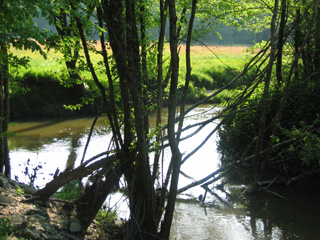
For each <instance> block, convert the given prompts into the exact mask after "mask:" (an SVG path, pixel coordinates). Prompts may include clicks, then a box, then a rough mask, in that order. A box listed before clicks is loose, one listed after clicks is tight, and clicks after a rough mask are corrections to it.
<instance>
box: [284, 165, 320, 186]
mask: <svg viewBox="0 0 320 240" xmlns="http://www.w3.org/2000/svg"><path fill="white" fill-rule="evenodd" d="M317 173H320V168H318V169H315V170H313V171H309V172H303V173H300V174H299V175H298V176H296V177H293V178H291V179H290V180H289V181H288V182H287V185H290V184H292V183H293V182H296V181H298V180H300V179H301V178H305V177H307V176H310V175H314V174H317Z"/></svg>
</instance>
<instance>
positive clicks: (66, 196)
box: [55, 180, 82, 200]
mask: <svg viewBox="0 0 320 240" xmlns="http://www.w3.org/2000/svg"><path fill="white" fill-rule="evenodd" d="M81 192H82V184H81V182H79V180H73V181H71V182H69V183H68V184H66V185H65V186H64V187H63V188H62V190H61V191H60V192H57V193H56V194H55V195H56V196H57V197H58V198H61V199H63V200H73V199H76V198H77V197H78V196H79V195H80V193H81Z"/></svg>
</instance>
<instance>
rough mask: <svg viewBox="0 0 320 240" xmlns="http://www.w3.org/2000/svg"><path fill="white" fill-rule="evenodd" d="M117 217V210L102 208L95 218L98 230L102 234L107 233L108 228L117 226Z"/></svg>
mask: <svg viewBox="0 0 320 240" xmlns="http://www.w3.org/2000/svg"><path fill="white" fill-rule="evenodd" d="M116 219H117V210H111V209H109V210H103V209H100V210H99V212H98V214H97V216H96V218H95V220H96V223H97V226H98V230H99V232H100V234H101V235H105V234H106V233H107V231H108V230H110V229H111V228H113V227H114V226H115V224H114V222H115V220H116Z"/></svg>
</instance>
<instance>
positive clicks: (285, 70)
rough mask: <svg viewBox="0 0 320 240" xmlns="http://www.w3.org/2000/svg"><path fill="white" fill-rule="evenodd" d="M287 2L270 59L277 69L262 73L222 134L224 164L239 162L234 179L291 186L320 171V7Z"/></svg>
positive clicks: (316, 4)
mask: <svg viewBox="0 0 320 240" xmlns="http://www.w3.org/2000/svg"><path fill="white" fill-rule="evenodd" d="M286 3H287V4H288V3H289V2H288V1H285V0H284V1H281V4H279V9H281V10H282V11H283V12H284V13H285V16H287V15H288V14H290V17H289V16H288V17H287V19H285V18H283V17H282V15H281V14H279V15H276V17H275V20H276V22H279V24H278V25H277V26H278V28H277V30H276V31H278V32H279V34H278V35H274V36H273V39H271V46H272V44H273V46H274V48H273V49H271V53H272V52H273V51H274V53H275V55H274V57H273V58H272V54H270V55H268V58H269V61H270V62H269V64H270V63H271V64H272V66H273V67H271V68H269V69H268V70H267V68H268V66H266V67H265V68H264V69H263V70H262V73H263V74H262V76H260V77H259V78H257V79H261V83H259V85H258V87H257V88H256V89H255V91H253V92H252V94H251V96H250V97H249V98H247V99H245V100H244V101H242V103H241V104H240V105H239V106H238V110H241V111H240V112H239V113H237V114H235V115H232V116H230V117H229V118H227V119H225V122H224V124H223V128H222V129H221V130H220V141H219V150H220V152H221V153H222V156H223V164H224V165H226V164H228V163H235V165H234V167H235V169H236V170H235V172H237V173H238V174H235V175H233V180H236V179H244V180H247V181H257V180H261V179H268V178H271V177H272V176H278V177H279V176H280V177H281V180H282V181H284V182H286V183H291V182H293V181H296V180H299V179H300V178H304V177H307V176H312V175H314V174H316V173H317V172H318V171H319V165H320V162H319V157H318V156H319V153H320V152H319V150H320V147H319V146H320V145H319V143H320V135H319V134H320V132H319V110H320V109H319V101H318V98H317V97H316V96H318V95H319V93H320V92H319V91H320V88H319V84H318V81H319V70H320V68H319V63H318V59H319V48H318V39H319V34H318V31H317V29H318V26H319V23H318V21H319V10H318V2H316V3H311V2H310V3H308V4H307V5H304V4H302V3H298V4H297V5H295V6H292V5H290V7H288V8H287V7H286ZM307 9H308V10H307ZM273 11H276V10H273ZM280 33H284V34H283V35H280ZM281 38H283V39H281ZM272 41H273V42H272ZM283 42H287V44H286V45H282V43H283ZM279 44H281V47H279V46H280V45H279ZM270 59H271V60H270ZM268 74H269V83H270V86H267V85H266V81H268V79H267V78H268ZM267 87H269V89H268V91H266V88H267ZM262 117H264V122H263V124H261V119H262ZM261 131H262V132H263V134H260V133H261ZM259 146H261V147H259ZM258 148H259V151H258V152H257V149H258ZM236 166H237V167H236Z"/></svg>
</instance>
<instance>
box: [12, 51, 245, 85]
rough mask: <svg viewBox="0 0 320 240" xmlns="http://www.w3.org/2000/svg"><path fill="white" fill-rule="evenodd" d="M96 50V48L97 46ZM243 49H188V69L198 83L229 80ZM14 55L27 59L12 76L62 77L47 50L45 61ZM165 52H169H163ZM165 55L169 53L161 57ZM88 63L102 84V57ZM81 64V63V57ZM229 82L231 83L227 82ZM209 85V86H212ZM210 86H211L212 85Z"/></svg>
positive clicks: (57, 57)
mask: <svg viewBox="0 0 320 240" xmlns="http://www.w3.org/2000/svg"><path fill="white" fill-rule="evenodd" d="M97 49H100V46H99V45H97ZM246 50H247V47H243V46H241V47H240V46H231V47H225V46H208V47H206V46H192V47H191V65H192V74H193V76H196V77H197V76H198V78H199V81H200V82H201V81H202V80H201V79H203V80H204V81H210V78H211V79H212V81H214V79H213V78H216V79H219V78H232V76H233V75H232V74H231V75H230V76H225V75H226V74H229V73H230V69H233V70H238V71H240V70H241V69H242V68H243V67H244V64H245V62H246V59H247V58H248V56H249V52H248V51H246ZM11 51H12V52H13V53H14V54H15V55H17V56H19V57H23V56H27V57H29V58H30V63H29V68H27V69H25V68H20V69H11V74H13V75H15V76H23V75H24V74H25V73H26V72H30V71H31V72H34V73H38V74H39V73H41V72H42V73H43V72H46V73H49V74H50V73H51V74H55V75H60V74H62V73H63V72H64V73H66V67H65V63H64V61H63V56H62V54H61V53H59V52H56V51H54V50H51V51H49V52H47V53H46V56H47V58H46V59H44V57H43V56H42V55H41V54H40V53H38V52H32V51H31V50H15V49H12V50H11ZM166 51H169V49H167V50H166ZM165 54H166V55H167V54H169V52H166V53H165ZM90 56H91V60H92V62H93V63H94V65H95V66H96V68H97V72H96V73H97V74H98V76H99V79H100V80H101V81H106V75H105V73H104V68H103V67H102V66H98V64H97V63H98V62H99V61H102V57H101V56H100V55H98V54H96V53H90ZM179 56H180V73H179V75H180V77H179V79H180V84H183V82H184V79H185V73H186V63H185V46H184V45H182V46H181V47H180V55H179ZM82 61H83V62H85V59H84V56H83V53H82ZM81 76H82V77H83V78H84V79H88V80H89V79H92V77H91V74H90V72H89V71H87V70H83V71H81ZM227 80H229V79H227ZM230 80H231V79H230ZM212 84H213V82H212ZM212 84H211V85H212Z"/></svg>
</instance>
